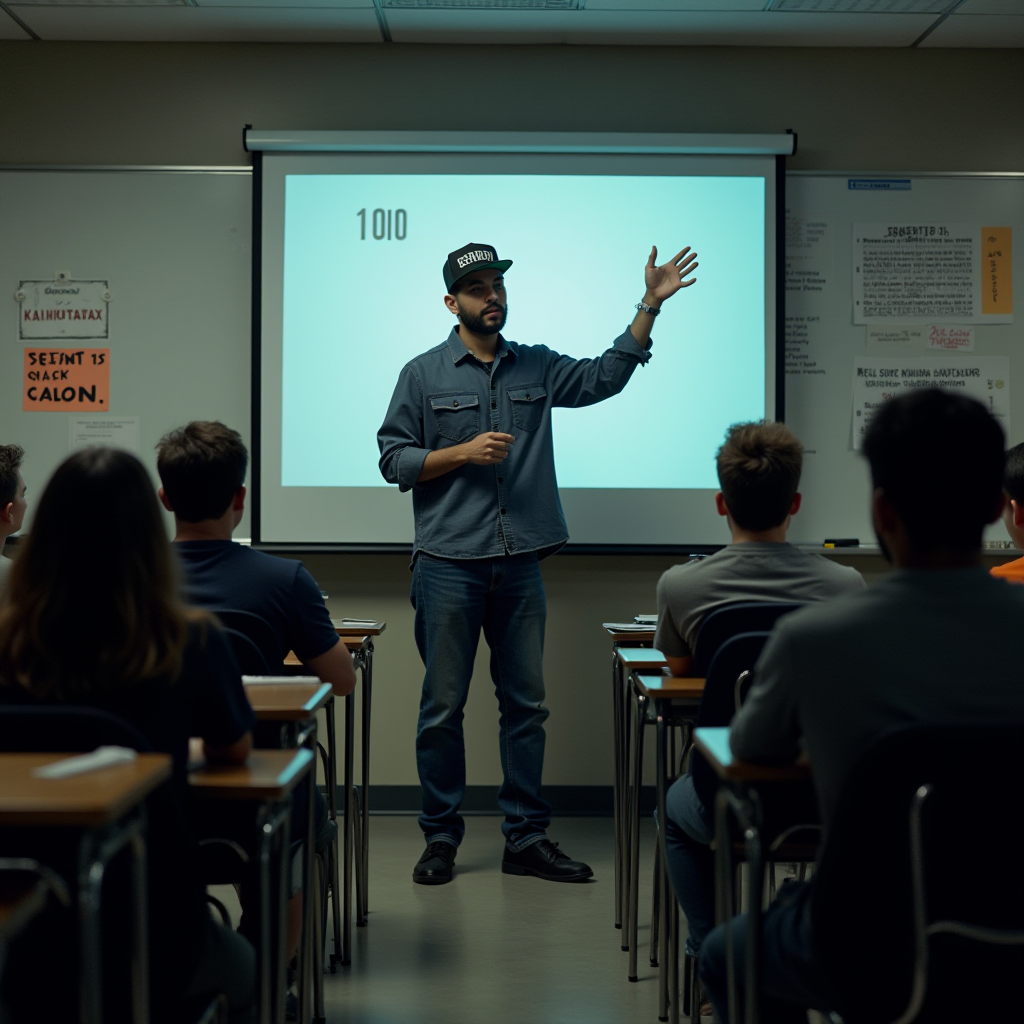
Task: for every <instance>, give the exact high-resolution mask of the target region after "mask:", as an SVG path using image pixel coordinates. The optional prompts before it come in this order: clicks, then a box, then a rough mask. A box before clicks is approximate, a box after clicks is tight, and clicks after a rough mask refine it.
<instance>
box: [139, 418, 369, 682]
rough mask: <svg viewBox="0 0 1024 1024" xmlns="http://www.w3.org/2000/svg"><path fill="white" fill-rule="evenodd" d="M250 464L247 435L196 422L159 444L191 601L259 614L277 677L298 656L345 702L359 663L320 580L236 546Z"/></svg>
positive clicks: (165, 497)
mask: <svg viewBox="0 0 1024 1024" xmlns="http://www.w3.org/2000/svg"><path fill="white" fill-rule="evenodd" d="M248 465H249V453H248V451H246V448H245V445H244V444H243V443H242V437H241V435H240V434H239V433H238V432H237V431H235V430H231V429H230V428H229V427H226V426H224V424H223V423H218V422H203V421H195V422H192V423H189V424H188V425H187V426H184V427H181V428H179V429H178V430H173V431H171V433H169V434H166V435H165V436H164V437H163V438H161V440H160V443H159V444H158V445H157V471H158V472H159V474H160V482H161V483H162V484H163V486H162V487H161V488H160V500H161V501H162V502H163V504H164V507H165V508H166V509H167V510H168V511H169V512H173V513H174V524H175V530H176V533H175V537H174V540H175V549H176V550H177V552H178V555H179V557H180V558H181V560H182V562H183V564H184V566H185V587H186V594H187V596H188V598H189V600H190V601H192V602H193V603H194V604H197V605H199V606H200V607H203V608H211V609H216V608H224V609H229V608H230V609H234V610H236V611H244V612H252V613H254V614H256V615H259V616H260V617H261V618H263V619H265V620H266V621H267V622H268V623H269V625H270V627H271V629H272V630H273V632H274V634H275V635H276V636H277V640H278V650H277V651H275V652H271V653H272V656H273V658H274V661H273V662H272V664H271V665H270V669H271V672H272V673H274V674H278V673H279V672H280V667H281V665H282V664H283V662H284V659H285V656H286V655H287V654H288V652H289V651H294V652H295V653H296V654H297V655H298V657H299V659H300V660H301V661H302V663H303V665H305V666H306V668H307V669H309V671H310V673H311V674H312V675H315V676H319V677H320V678H321V679H322V680H323V681H324V682H325V683H330V684H331V686H332V687H333V689H334V692H335V693H336V694H338V695H339V696H345V695H346V694H349V693H351V692H352V690H353V689H354V687H355V685H356V675H355V669H354V668H353V667H352V657H351V655H350V654H349V652H348V649H347V648H346V647H345V645H344V643H342V641H341V639H340V638H339V637H338V634H337V632H336V631H335V629H334V626H332V625H331V617H330V615H329V614H328V612H327V608H326V606H325V605H324V600H323V598H322V597H321V596H320V588H319V587H318V586H317V585H316V582H315V581H314V580H313V577H312V576H310V574H309V573H308V572H307V570H306V569H305V568H304V567H303V565H302V563H301V562H297V561H294V560H292V559H286V558H277V557H275V556H274V555H268V554H266V553H265V552H262V551H254V550H253V549H252V548H250V547H245V546H243V545H241V544H236V543H234V542H233V541H232V540H231V534H232V533H233V532H234V529H235V527H236V526H238V524H239V523H240V522H241V520H242V512H243V510H244V509H245V472H246V469H247V468H248Z"/></svg>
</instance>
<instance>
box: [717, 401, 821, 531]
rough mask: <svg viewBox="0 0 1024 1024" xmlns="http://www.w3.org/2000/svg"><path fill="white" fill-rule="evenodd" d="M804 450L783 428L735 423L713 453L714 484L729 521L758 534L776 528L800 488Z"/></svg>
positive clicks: (790, 433)
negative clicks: (715, 477) (721, 498)
mask: <svg viewBox="0 0 1024 1024" xmlns="http://www.w3.org/2000/svg"><path fill="white" fill-rule="evenodd" d="M803 459H804V449H803V445H801V444H800V441H799V439H798V438H797V436H796V434H794V433H793V431H792V430H790V429H789V427H787V426H786V425H785V424H783V423H766V422H764V421H759V422H757V423H736V424H734V425H733V426H731V427H730V428H729V429H728V431H727V432H726V435H725V443H724V444H723V445H722V447H721V448H719V449H718V483H719V485H720V486H721V488H722V496H723V497H724V498H725V504H726V507H727V508H728V509H729V515H730V516H731V517H732V521H733V522H734V523H735V524H736V525H737V526H739V527H740V528H741V529H743V530H750V531H753V532H759V531H761V530H771V529H773V528H774V527H776V526H781V525H782V523H783V521H784V520H785V518H786V516H788V515H789V510H790V509H791V508H792V506H793V499H794V498H795V497H796V491H797V488H798V487H799V486H800V470H801V468H802V467H803Z"/></svg>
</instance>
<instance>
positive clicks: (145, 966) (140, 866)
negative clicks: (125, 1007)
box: [131, 823, 149, 1024]
mask: <svg viewBox="0 0 1024 1024" xmlns="http://www.w3.org/2000/svg"><path fill="white" fill-rule="evenodd" d="M131 846H132V902H133V903H134V904H135V906H134V911H135V912H134V914H133V915H132V1020H133V1021H136V1022H137V1024H141V1022H145V1021H148V1020H149V921H148V918H149V897H148V891H149V890H148V889H147V887H146V841H145V839H143V837H142V828H141V823H140V827H139V828H138V829H136V830H134V831H133V832H132V837H131Z"/></svg>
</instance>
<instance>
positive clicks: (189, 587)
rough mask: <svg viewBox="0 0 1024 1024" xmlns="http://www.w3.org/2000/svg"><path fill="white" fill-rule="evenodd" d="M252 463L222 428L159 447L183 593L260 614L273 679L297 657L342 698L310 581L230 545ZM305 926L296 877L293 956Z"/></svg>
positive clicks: (322, 805)
mask: <svg viewBox="0 0 1024 1024" xmlns="http://www.w3.org/2000/svg"><path fill="white" fill-rule="evenodd" d="M248 465H249V452H248V451H247V450H246V447H245V444H244V442H243V441H242V436H241V434H239V433H238V431H237V430H232V429H231V428H230V427H227V426H225V425H224V424H223V423H220V422H218V421H203V420H194V421H193V422H191V423H188V424H186V425H185V426H184V427H179V428H178V429H177V430H172V431H171V432H170V433H168V434H165V435H164V436H163V437H162V438H161V439H160V442H159V444H158V445H157V472H158V473H159V474H160V481H161V483H162V485H163V486H162V487H161V488H160V492H159V493H160V501H161V502H162V503H163V505H164V508H166V509H167V510H168V511H169V512H173V513H174V524H175V530H176V532H175V536H174V541H175V543H174V549H175V551H176V552H177V554H178V557H179V558H180V560H181V563H182V565H183V566H184V571H185V596H186V597H187V599H188V600H189V601H191V602H192V603H193V604H196V605H198V606H199V607H201V608H206V609H208V610H211V611H214V612H216V610H217V609H224V610H227V609H231V610H234V611H243V612H251V613H253V614H255V615H259V616H260V617H261V618H262V619H264V620H265V621H266V622H267V624H268V625H269V626H270V629H271V631H272V632H273V634H274V636H275V637H276V639H277V649H276V650H273V651H267V652H264V653H265V656H266V658H267V661H268V662H269V668H270V671H271V672H272V673H273V674H280V673H281V671H282V666H283V664H284V659H285V656H286V655H287V654H288V652H289V651H294V652H295V653H296V654H297V655H298V657H299V659H300V661H302V663H303V665H305V666H306V668H307V669H308V670H309V672H310V673H311V674H312V675H315V676H317V677H319V678H320V679H322V680H323V681H324V682H325V683H330V684H331V687H332V688H333V690H334V692H335V693H336V694H338V695H339V696H345V695H347V694H349V693H351V692H352V690H353V689H354V688H355V684H356V674H355V669H354V667H353V665H352V656H351V654H350V653H349V651H348V648H347V647H346V646H345V644H344V643H343V642H342V640H341V638H340V637H339V636H338V634H337V632H336V630H335V628H334V626H333V625H332V623H331V617H330V615H329V613H328V611H327V606H326V605H325V604H324V599H323V597H322V596H321V594H320V588H319V587H318V586H317V584H316V582H315V581H314V579H313V577H312V576H311V575H310V574H309V572H308V571H307V570H306V568H305V567H304V566H303V564H302V563H301V562H299V561H295V560H293V559H288V558H277V557H275V556H274V555H268V554H266V553H265V552H263V551H254V550H253V549H252V548H250V547H247V546H244V545H242V544H238V543H236V542H235V541H233V540H232V539H231V535H232V533H233V532H234V530H235V527H237V526H238V524H239V523H240V522H241V520H242V513H243V511H244V509H245V494H246V490H245V474H246V470H247V468H248ZM303 786H304V784H303ZM313 799H314V832H315V844H316V848H317V849H318V850H319V849H322V848H323V847H324V846H325V845H326V844H327V843H328V842H329V841H330V838H331V831H330V830H331V825H330V822H329V820H328V812H327V803H326V801H325V800H324V797H323V794H322V793H321V792H320V790H319V789H316V790H315V791H314V794H313ZM306 806H307V804H306V800H305V798H304V797H303V796H302V792H301V788H300V791H298V792H297V793H296V798H295V801H294V810H293V812H292V834H293V835H294V836H303V835H305V830H306V824H307V820H306V810H305V809H306ZM296 863H298V858H296ZM252 898H253V897H252V893H251V892H248V891H246V890H244V889H243V891H242V904H243V911H244V912H243V915H242V921H241V924H240V928H241V930H242V932H243V933H244V934H246V935H249V936H251V937H254V932H253V931H252V929H253V922H254V921H255V920H256V914H255V913H253V912H252V909H251V908H252ZM301 923H302V897H301V891H300V889H299V883H298V881H297V880H295V879H294V877H293V883H292V894H291V899H290V901H289V904H288V948H289V950H292V951H294V950H295V948H296V947H297V945H298V941H299V934H300V929H301ZM289 998H290V999H291V998H292V996H291V995H290V996H289Z"/></svg>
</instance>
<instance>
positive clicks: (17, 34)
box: [0, 8, 32, 40]
mask: <svg viewBox="0 0 1024 1024" xmlns="http://www.w3.org/2000/svg"><path fill="white" fill-rule="evenodd" d="M31 38H32V37H31V36H30V35H29V34H28V33H27V32H26V31H25V30H24V29H22V28H21V26H20V25H19V24H18V23H17V22H16V21H15V20H14V19H13V18H12V17H11V16H10V15H8V14H5V13H4V11H3V8H0V39H8V40H9V39H31Z"/></svg>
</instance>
